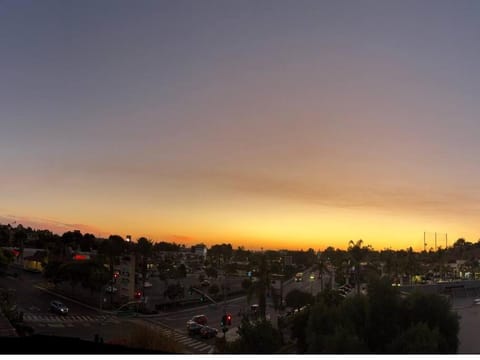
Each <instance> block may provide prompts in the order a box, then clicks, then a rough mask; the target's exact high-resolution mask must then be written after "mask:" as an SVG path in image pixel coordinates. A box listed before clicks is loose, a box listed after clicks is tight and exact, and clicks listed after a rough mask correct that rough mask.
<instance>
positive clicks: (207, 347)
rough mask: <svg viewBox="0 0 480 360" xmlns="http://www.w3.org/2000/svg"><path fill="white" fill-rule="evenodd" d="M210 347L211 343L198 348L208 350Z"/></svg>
mask: <svg viewBox="0 0 480 360" xmlns="http://www.w3.org/2000/svg"><path fill="white" fill-rule="evenodd" d="M208 349H210V345H205V346H203V347H201V348H199V349H198V350H199V351H206V350H208Z"/></svg>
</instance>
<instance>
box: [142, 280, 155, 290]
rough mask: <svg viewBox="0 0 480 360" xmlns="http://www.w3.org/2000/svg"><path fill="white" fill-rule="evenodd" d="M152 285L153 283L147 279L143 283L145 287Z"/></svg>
mask: <svg viewBox="0 0 480 360" xmlns="http://www.w3.org/2000/svg"><path fill="white" fill-rule="evenodd" d="M152 286H153V285H152V283H151V282H149V281H145V282H144V283H143V287H145V288H150V287H152Z"/></svg>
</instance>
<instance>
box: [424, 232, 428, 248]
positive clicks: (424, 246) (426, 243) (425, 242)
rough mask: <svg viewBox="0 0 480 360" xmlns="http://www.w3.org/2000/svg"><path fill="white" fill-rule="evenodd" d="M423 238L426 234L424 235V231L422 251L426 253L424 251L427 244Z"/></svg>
mask: <svg viewBox="0 0 480 360" xmlns="http://www.w3.org/2000/svg"><path fill="white" fill-rule="evenodd" d="M425 236H426V234H425V231H424V232H423V251H426V249H427V242H426V241H425Z"/></svg>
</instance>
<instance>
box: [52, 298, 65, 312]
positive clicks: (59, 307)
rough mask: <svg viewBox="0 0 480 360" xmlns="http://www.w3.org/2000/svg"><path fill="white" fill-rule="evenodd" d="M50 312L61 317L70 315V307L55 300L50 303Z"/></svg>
mask: <svg viewBox="0 0 480 360" xmlns="http://www.w3.org/2000/svg"><path fill="white" fill-rule="evenodd" d="M50 310H51V311H53V312H55V313H57V314H60V315H67V314H68V307H67V306H66V305H65V304H64V303H62V302H61V301H58V300H53V301H52V302H51V303H50Z"/></svg>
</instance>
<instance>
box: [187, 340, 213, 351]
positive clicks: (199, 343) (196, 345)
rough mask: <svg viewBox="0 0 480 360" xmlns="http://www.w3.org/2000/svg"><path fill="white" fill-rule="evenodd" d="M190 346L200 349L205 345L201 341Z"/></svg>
mask: <svg viewBox="0 0 480 360" xmlns="http://www.w3.org/2000/svg"><path fill="white" fill-rule="evenodd" d="M208 346H210V345H208ZM191 347H193V348H194V349H197V350H200V349H201V348H203V347H205V344H204V343H201V342H198V343H197V344H195V345H191Z"/></svg>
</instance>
